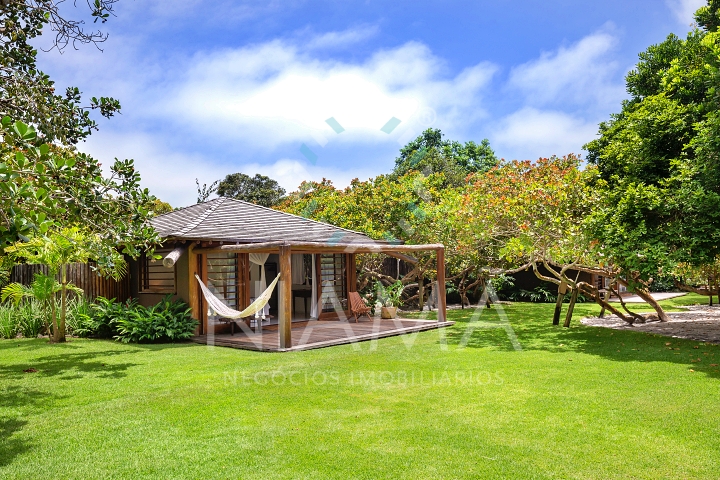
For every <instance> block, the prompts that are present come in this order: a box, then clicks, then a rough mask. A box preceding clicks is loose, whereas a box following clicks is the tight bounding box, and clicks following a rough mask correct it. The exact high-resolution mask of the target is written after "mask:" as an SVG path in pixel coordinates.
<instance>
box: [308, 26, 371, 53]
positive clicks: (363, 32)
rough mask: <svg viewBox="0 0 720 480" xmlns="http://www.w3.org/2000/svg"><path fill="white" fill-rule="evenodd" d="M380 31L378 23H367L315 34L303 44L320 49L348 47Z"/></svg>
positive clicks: (309, 47)
mask: <svg viewBox="0 0 720 480" xmlns="http://www.w3.org/2000/svg"><path fill="white" fill-rule="evenodd" d="M379 31H380V29H379V28H378V26H377V25H366V26H361V27H356V28H349V29H347V30H342V31H339V32H327V33H323V34H321V35H315V36H313V37H312V38H310V39H309V40H308V41H307V42H305V43H304V45H303V46H304V48H307V49H318V50H319V49H338V48H347V47H349V46H351V45H355V44H358V43H360V42H364V41H365V40H368V39H370V38H372V37H374V36H375V35H377V34H378V32H379Z"/></svg>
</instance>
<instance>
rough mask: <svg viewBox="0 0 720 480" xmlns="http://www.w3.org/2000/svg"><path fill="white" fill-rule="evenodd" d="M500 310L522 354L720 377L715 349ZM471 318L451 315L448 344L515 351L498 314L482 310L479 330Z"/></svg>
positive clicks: (539, 313) (527, 308)
mask: <svg viewBox="0 0 720 480" xmlns="http://www.w3.org/2000/svg"><path fill="white" fill-rule="evenodd" d="M504 312H505V314H506V316H507V317H506V318H507V319H508V320H509V322H510V324H511V325H512V328H513V331H514V332H515V335H516V336H517V339H518V341H519V343H520V345H521V346H522V349H523V350H526V351H533V350H535V351H546V352H552V353H568V352H572V353H582V354H587V355H597V356H600V357H603V358H608V359H610V360H613V361H619V362H637V363H638V365H641V364H642V363H643V362H670V363H676V364H680V365H684V366H686V367H687V368H688V370H693V371H695V372H701V373H705V374H706V375H708V376H709V377H712V378H718V379H720V366H718V365H720V346H719V345H714V344H709V343H705V342H701V341H697V340H685V339H679V338H672V337H667V336H662V335H657V334H654V333H649V332H643V331H634V330H613V329H609V328H601V327H590V326H585V325H582V324H580V323H579V322H580V317H578V316H575V317H573V321H572V324H571V326H570V328H565V327H563V326H562V325H552V307H550V308H548V307H547V306H546V305H536V304H516V305H512V306H509V307H507V308H505V309H504ZM563 313H564V312H563ZM579 313H580V314H583V315H584V314H585V312H582V311H580V312H579ZM588 313H589V312H588ZM472 314H473V310H465V311H454V312H452V313H451V314H450V315H449V316H450V318H449V319H450V320H453V321H455V322H456V324H455V325H454V326H452V327H450V328H448V329H446V338H447V343H448V344H450V345H456V346H458V347H464V348H492V349H493V350H495V351H514V350H515V349H514V348H513V345H512V343H511V341H510V338H509V337H508V334H507V333H506V331H505V329H504V328H503V322H502V321H501V317H500V316H499V315H498V311H495V309H494V308H493V309H491V310H485V311H483V313H482V314H481V315H480V318H479V320H480V321H481V324H482V325H483V326H482V327H478V326H475V325H473V324H472V323H471V321H470V319H471V316H472ZM561 323H562V321H561Z"/></svg>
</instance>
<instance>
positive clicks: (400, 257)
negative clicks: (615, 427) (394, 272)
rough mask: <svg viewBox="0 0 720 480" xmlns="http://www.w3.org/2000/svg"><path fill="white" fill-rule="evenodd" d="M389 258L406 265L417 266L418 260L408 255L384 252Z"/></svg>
mask: <svg viewBox="0 0 720 480" xmlns="http://www.w3.org/2000/svg"><path fill="white" fill-rule="evenodd" d="M385 253H387V255H388V256H389V257H394V258H399V259H400V260H403V261H405V262H408V263H412V264H413V265H417V264H418V259H417V258H415V257H410V256H408V255H403V254H402V253H395V252H385Z"/></svg>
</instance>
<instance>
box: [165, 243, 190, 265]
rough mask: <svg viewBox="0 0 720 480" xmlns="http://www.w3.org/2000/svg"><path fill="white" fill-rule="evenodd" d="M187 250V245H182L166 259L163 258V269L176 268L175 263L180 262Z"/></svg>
mask: <svg viewBox="0 0 720 480" xmlns="http://www.w3.org/2000/svg"><path fill="white" fill-rule="evenodd" d="M185 250H187V245H181V246H179V247H177V248H175V249H174V250H173V251H172V252H170V253H168V254H167V256H166V257H165V258H163V262H162V263H163V267H165V268H172V267H174V266H175V262H177V261H178V258H180V257H181V256H182V254H183V252H185Z"/></svg>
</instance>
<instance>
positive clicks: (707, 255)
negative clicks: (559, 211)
mask: <svg viewBox="0 0 720 480" xmlns="http://www.w3.org/2000/svg"><path fill="white" fill-rule="evenodd" d="M719 7H720V2H718V1H717V0H711V1H709V2H708V5H707V6H706V7H703V8H701V9H700V10H698V12H697V13H696V19H697V22H698V25H699V26H700V27H701V29H696V30H694V31H693V32H690V33H689V34H688V35H687V38H686V39H685V40H681V39H679V38H678V37H676V36H675V35H670V36H668V38H667V39H666V40H665V41H664V42H662V43H660V44H658V45H653V46H651V47H649V48H648V49H647V50H646V51H645V52H643V53H641V54H640V61H639V63H638V65H637V66H636V68H635V69H634V70H633V71H631V72H630V73H629V74H628V76H627V89H628V92H629V93H630V95H631V98H630V99H629V100H628V101H626V102H624V103H623V105H622V111H621V112H620V113H618V114H615V115H613V116H612V118H611V119H610V120H609V121H608V122H604V123H602V124H601V125H600V136H599V138H598V139H596V140H594V141H592V142H590V143H588V144H587V145H586V148H587V150H588V152H589V153H588V160H589V162H590V163H592V164H595V165H597V167H598V173H599V176H598V178H599V179H600V180H599V181H598V182H597V183H596V185H595V188H597V189H600V190H601V191H602V192H603V201H602V202H598V204H597V207H596V208H595V209H594V211H593V214H592V215H591V217H590V218H589V220H588V224H587V227H588V232H589V234H590V235H591V236H593V237H594V238H595V239H596V240H597V243H596V246H597V247H598V249H599V250H600V251H602V254H603V255H604V256H605V260H606V262H607V263H612V264H615V265H617V266H618V267H619V268H620V269H622V270H624V271H626V272H635V273H634V275H635V274H636V278H635V280H637V282H640V283H644V284H646V285H647V284H648V283H650V280H651V279H652V278H653V277H657V276H658V275H661V276H667V275H669V274H671V273H672V271H673V269H674V268H675V266H676V265H678V264H687V265H690V266H700V265H704V264H711V263H713V262H714V261H715V258H716V257H717V256H718V254H720V230H719V229H718V228H717V225H718V222H720V163H719V162H718V158H720V141H719V140H718V138H720V136H719V135H718V134H720V89H719V87H720V33H718V32H717V18H718V16H717V14H718V8H719Z"/></svg>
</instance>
